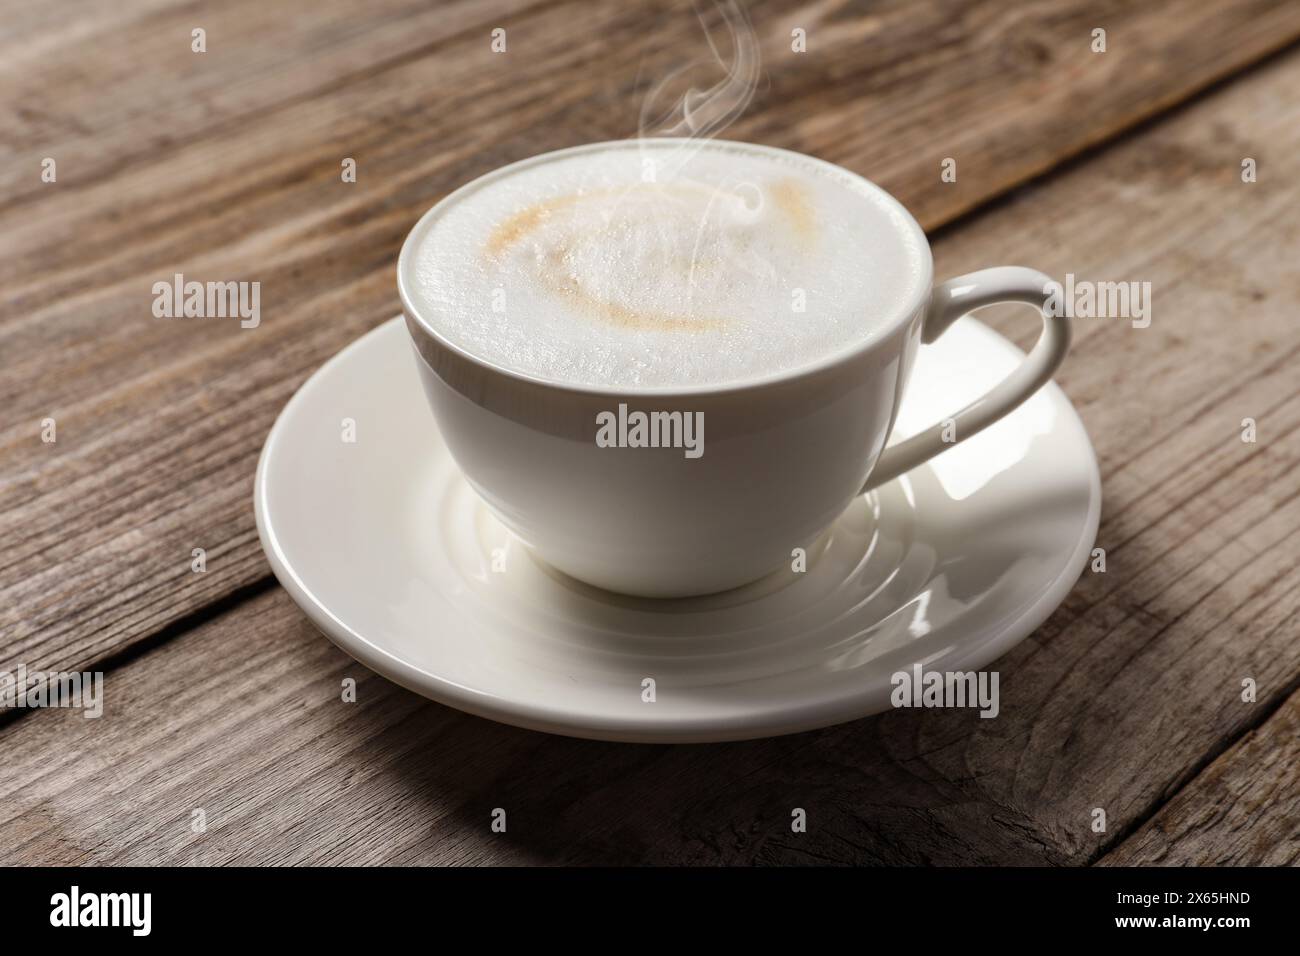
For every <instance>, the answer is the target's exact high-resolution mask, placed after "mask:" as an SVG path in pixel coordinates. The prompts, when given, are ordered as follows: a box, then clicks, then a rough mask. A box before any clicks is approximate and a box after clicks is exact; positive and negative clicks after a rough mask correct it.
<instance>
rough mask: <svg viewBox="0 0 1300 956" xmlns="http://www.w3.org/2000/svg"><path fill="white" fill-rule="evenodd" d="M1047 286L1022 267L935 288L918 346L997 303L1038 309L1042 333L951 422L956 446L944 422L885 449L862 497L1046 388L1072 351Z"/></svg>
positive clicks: (958, 279)
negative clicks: (1030, 348) (1018, 360)
mask: <svg viewBox="0 0 1300 956" xmlns="http://www.w3.org/2000/svg"><path fill="white" fill-rule="evenodd" d="M1051 286H1052V280H1051V279H1050V278H1048V277H1047V276H1045V275H1044V274H1043V273H1041V272H1039V271H1038V270H1036V269H1026V268H1023V267H1022V266H999V267H997V268H994V269H981V270H980V271H978V272H968V273H966V275H962V276H957V277H956V278H955V279H949V280H948V281H947V282H943V283H940V284H939V285H937V286H935V289H934V295H933V296H932V297H931V299H930V306H929V309H928V310H927V311H926V315H925V321H924V323H923V324H922V326H921V341H922V342H923V343H924V344H926V345H929V344H930V343H931V342H933V341H934V340H935V339H937V338H938V337H939V336H940V335H942V334H943V333H944V332H946V331H947V330H948V327H949V326H950V325H952V324H953V322H955V321H956V320H957V319H958V318H959V317H961V316H963V315H965V314H966V313H967V312H972V311H974V310H975V309H982V308H984V306H986V305H994V304H996V303H998V302H1024V303H1026V304H1027V305H1032V306H1035V307H1037V308H1038V309H1039V311H1040V312H1041V314H1042V316H1043V333H1042V335H1040V336H1039V337H1038V342H1037V343H1036V344H1035V345H1034V348H1033V351H1031V352H1030V353H1029V354H1028V355H1027V356H1025V360H1024V361H1023V362H1021V363H1020V365H1018V366H1017V367H1016V369H1015V371H1013V372H1012V373H1011V374H1010V375H1008V376H1007V377H1006V378H1005V379H1003V380H1002V381H1001V382H999V383H998V384H997V385H996V386H995V387H994V388H993V389H992V390H991V391H989V392H988V393H986V394H985V395H983V396H981V397H980V398H978V399H976V400H975V401H973V402H971V403H970V404H969V405H967V406H966V407H965V408H963V409H962V410H961V411H959V412H958V413H957V414H956V415H954V416H953V417H952V419H951V421H952V423H953V424H954V425H955V429H954V431H955V440H954V441H944V440H943V433H944V422H939V423H938V424H936V425H933V426H931V427H930V428H927V429H926V430H925V431H923V432H919V433H917V434H916V435H913V436H912V437H911V438H909V439H907V440H906V441H901V442H899V443H898V444H897V445H893V446H891V447H889V448H886V449H885V450H884V452H883V453H882V454H881V456H880V459H879V461H877V462H876V467H875V468H874V469H872V472H871V475H870V477H869V478H867V483H866V484H865V485H863V486H862V490H863V491H870V490H871V489H872V488H875V487H877V486H879V485H883V484H884V483H885V482H887V481H890V480H892V479H894V478H897V477H898V476H899V475H901V474H902V473H903V472H905V471H910V470H911V469H913V468H915V467H916V466H917V465H919V464H921V463H922V462H925V461H929V460H930V459H931V458H933V457H934V456H935V455H937V454H939V452H941V451H944V450H945V449H948V448H951V447H952V446H953V445H955V444H957V443H958V442H963V441H965V440H966V439H967V438H970V437H971V436H972V435H977V434H979V433H980V432H981V431H983V430H984V429H986V428H988V427H989V426H990V425H992V424H993V423H994V422H995V421H997V420H998V419H999V418H1001V417H1002V416H1003V415H1006V414H1007V413H1008V412H1010V411H1012V410H1013V409H1015V408H1016V407H1017V406H1018V405H1020V403H1021V402H1023V401H1024V400H1025V399H1027V398H1028V397H1029V396H1030V395H1032V394H1034V392H1036V391H1038V390H1039V389H1040V388H1042V387H1043V386H1044V385H1046V384H1047V382H1048V381H1049V380H1050V379H1051V377H1052V373H1053V372H1055V371H1056V369H1057V366H1059V365H1060V364H1061V360H1062V359H1064V358H1065V352H1066V349H1068V348H1069V347H1070V322H1069V319H1067V318H1066V317H1065V316H1063V315H1053V314H1050V312H1049V310H1048V309H1047V299H1048V296H1049V295H1050V293H1051ZM1052 311H1056V310H1052Z"/></svg>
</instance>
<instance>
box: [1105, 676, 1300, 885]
mask: <svg viewBox="0 0 1300 956" xmlns="http://www.w3.org/2000/svg"><path fill="white" fill-rule="evenodd" d="M1100 863H1101V865H1103V866H1156V865H1159V866H1300V694H1292V695H1291V696H1290V697H1289V698H1287V700H1286V702H1285V703H1284V704H1283V705H1282V707H1281V708H1279V710H1278V711H1277V713H1276V714H1275V715H1273V717H1272V718H1271V719H1270V720H1268V721H1267V722H1266V723H1265V724H1264V725H1263V726H1262V727H1260V728H1259V729H1258V730H1255V731H1252V732H1251V733H1250V734H1247V735H1246V736H1245V737H1243V738H1242V739H1241V740H1239V741H1238V742H1237V743H1236V744H1234V745H1233V747H1232V749H1231V750H1229V751H1228V752H1227V753H1225V754H1223V755H1222V756H1221V757H1219V758H1218V759H1217V760H1215V761H1214V762H1213V763H1212V764H1210V765H1209V766H1208V767H1206V768H1205V769H1204V770H1203V771H1201V773H1200V774H1199V775H1198V776H1197V777H1196V778H1195V779H1194V780H1192V781H1191V783H1189V784H1188V785H1187V787H1186V788H1184V789H1183V790H1181V791H1180V792H1179V793H1178V794H1176V795H1175V796H1174V798H1173V799H1172V800H1170V801H1169V802H1168V803H1167V804H1165V805H1164V806H1162V807H1161V808H1160V811H1159V812H1158V813H1157V814H1156V815H1155V816H1154V817H1153V818H1152V819H1151V820H1150V821H1148V822H1147V823H1146V824H1144V825H1143V826H1142V827H1141V829H1139V830H1138V831H1137V832H1136V833H1134V834H1133V835H1132V836H1131V837H1129V839H1127V840H1125V841H1124V842H1123V843H1121V844H1120V845H1119V846H1118V847H1116V849H1115V850H1113V851H1112V852H1110V853H1108V854H1106V856H1105V857H1103V858H1102V860H1101V861H1100Z"/></svg>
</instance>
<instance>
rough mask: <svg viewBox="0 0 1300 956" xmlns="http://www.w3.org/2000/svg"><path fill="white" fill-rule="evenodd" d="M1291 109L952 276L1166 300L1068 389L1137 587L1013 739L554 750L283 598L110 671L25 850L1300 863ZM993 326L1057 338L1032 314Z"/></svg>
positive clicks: (1199, 119)
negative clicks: (434, 693)
mask: <svg viewBox="0 0 1300 956" xmlns="http://www.w3.org/2000/svg"><path fill="white" fill-rule="evenodd" d="M1296 89H1300V55H1291V56H1288V57H1286V58H1282V59H1279V60H1276V61H1274V62H1272V63H1270V64H1268V65H1267V66H1265V67H1262V68H1260V69H1258V70H1255V71H1252V72H1251V73H1250V74H1249V75H1248V76H1245V77H1242V78H1240V79H1239V80H1238V81H1237V82H1235V83H1233V84H1231V85H1228V86H1226V87H1224V88H1222V89H1219V90H1218V91H1216V92H1215V93H1214V94H1213V95H1211V96H1207V97H1205V98H1204V99H1202V100H1200V101H1198V102H1197V103H1195V104H1194V105H1192V106H1189V107H1187V108H1186V109H1183V110H1180V111H1177V113H1176V114H1174V115H1171V116H1170V117H1169V118H1168V119H1167V120H1165V121H1163V122H1160V123H1158V124H1153V125H1151V126H1149V127H1148V128H1146V129H1144V130H1143V131H1142V132H1141V133H1140V134H1139V135H1136V136H1133V137H1131V138H1130V139H1128V140H1127V141H1125V142H1124V143H1122V144H1119V145H1117V146H1115V147H1113V148H1111V149H1108V150H1106V151H1104V152H1102V153H1100V154H1098V155H1095V156H1093V157H1091V158H1090V160H1089V161H1088V162H1086V163H1079V164H1072V165H1071V166H1069V167H1068V168H1067V169H1065V170H1064V171H1062V172H1061V173H1059V174H1057V175H1054V176H1052V177H1049V178H1047V179H1044V180H1042V181H1040V182H1038V183H1036V184H1035V185H1034V186H1033V187H1032V188H1029V189H1024V190H1020V191H1018V192H1016V193H1015V194H1013V195H1011V196H1009V197H1007V198H1006V199H1004V200H1003V201H1001V202H999V203H997V204H996V205H995V206H993V207H992V208H990V209H988V210H987V211H986V212H984V213H981V214H980V215H977V216H971V217H968V218H967V219H965V220H964V221H963V222H962V223H961V224H960V225H959V226H958V227H955V228H952V229H949V230H946V231H945V232H944V233H943V234H942V236H941V237H940V238H939V240H938V241H937V242H936V246H935V253H936V260H937V266H938V270H939V272H940V274H952V273H956V272H960V271H965V270H967V269H970V268H975V267H978V266H984V265H988V264H990V263H991V262H1017V261H1020V262H1026V263H1030V264H1033V265H1036V266H1039V267H1040V268H1043V269H1045V270H1046V271H1049V272H1052V273H1054V274H1061V273H1064V272H1067V271H1070V272H1074V273H1075V274H1076V275H1077V276H1079V277H1080V278H1084V279H1107V280H1135V281H1149V282H1151V283H1152V289H1153V310H1154V312H1153V320H1152V323H1151V325H1150V327H1149V328H1142V329H1138V328H1133V327H1132V325H1131V324H1130V323H1127V322H1124V321H1121V320H1116V319H1097V320H1079V321H1078V322H1077V323H1076V324H1077V337H1076V344H1075V346H1074V349H1073V351H1072V354H1071V356H1070V358H1069V359H1068V360H1067V362H1066V365H1065V366H1064V367H1063V370H1062V373H1061V375H1060V376H1059V380H1060V381H1061V384H1062V385H1063V387H1064V388H1065V390H1066V392H1067V393H1068V394H1069V395H1070V396H1071V398H1072V399H1073V400H1074V401H1075V403H1076V405H1077V406H1078V407H1079V409H1080V412H1081V414H1082V415H1083V417H1084V420H1085V423H1086V425H1087V426H1088V428H1089V431H1090V434H1091V435H1092V437H1093V440H1094V442H1095V444H1096V447H1097V450H1098V454H1099V457H1100V460H1101V462H1102V467H1103V486H1104V489H1105V504H1104V514H1103V523H1102V528H1101V533H1100V539H1099V542H1098V543H1099V545H1101V546H1103V547H1105V549H1106V552H1107V554H1106V557H1107V570H1106V572H1105V573H1104V574H1085V575H1084V577H1083V578H1082V579H1081V580H1080V582H1079V584H1078V586H1077V587H1076V589H1075V591H1074V592H1073V593H1072V595H1071V596H1070V598H1069V599H1067V601H1066V603H1065V604H1064V605H1063V606H1062V608H1061V609H1060V610H1059V611H1058V612H1057V613H1056V614H1055V615H1053V617H1052V618H1051V619H1050V620H1049V621H1048V622H1047V623H1046V624H1045V625H1044V626H1043V627H1042V628H1040V629H1039V630H1038V631H1037V632H1036V633H1035V634H1034V635H1033V636H1032V637H1031V638H1030V639H1028V640H1026V641H1025V642H1024V643H1022V644H1021V645H1019V646H1018V647H1016V648H1015V649H1014V650H1013V651H1012V652H1010V653H1009V654H1008V655H1006V656H1005V657H1004V658H1003V659H1002V660H1000V661H999V662H998V663H997V665H995V666H996V668H997V669H998V670H999V671H1000V672H1001V674H1002V710H1001V715H1000V717H999V718H998V719H997V720H993V721H984V720H980V719H978V718H977V717H975V716H974V715H973V714H966V713H956V712H928V713H917V712H897V713H891V714H887V715H882V716H880V717H877V718H870V719H867V720H864V721H858V722H855V723H853V724H849V725H845V726H842V727H837V728H830V729H828V730H825V731H820V732H816V733H810V734H802V735H797V736H794V737H789V738H779V739H775V740H769V741H759V742H753V743H745V744H732V745H722V746H707V747H629V746H620V745H612V744H598V743H591V742H583V741H573V740H564V739H560V738H554V737H547V736H544V735H539V734H533V733H530V732H526V731H520V730H515V729H512V728H507V727H502V726H498V725H495V724H491V723H489V722H486V721H482V720H478V719H476V718H471V717H468V716H464V715H461V714H458V713H456V712H454V711H451V710H448V709H446V708H443V707H440V706H437V705H433V704H430V703H428V702H425V701H423V700H421V699H419V698H417V697H415V696H414V695H412V694H409V693H408V692H406V691H403V690H401V689H399V688H396V687H394V686H392V685H390V684H388V683H387V682H385V681H383V680H381V679H379V678H377V677H374V676H373V675H370V674H368V673H367V672H366V671H365V670H364V669H362V668H361V667H360V666H359V665H356V664H354V663H352V662H350V661H349V660H347V659H346V658H345V657H343V655H341V654H340V653H339V652H337V651H336V650H334V649H333V648H332V646H331V645H329V644H328V642H326V641H325V640H324V639H323V638H322V637H320V636H319V635H318V634H316V632H315V631H314V629H313V628H312V627H311V625H310V624H309V623H308V622H307V621H306V619H305V618H304V617H303V616H302V615H301V614H300V613H299V612H297V611H296V610H295V609H294V608H293V606H292V604H291V602H290V601H289V600H288V598H287V596H285V595H284V594H283V593H282V592H280V591H278V590H275V591H271V592H268V593H265V594H261V595H258V596H256V597H254V598H253V599H251V600H248V601H246V602H244V603H242V604H240V605H239V606H237V607H235V608H233V609H230V610H229V611H227V612H226V613H224V614H221V615H220V616H218V617H216V618H215V619H214V620H212V621H209V622H207V623H205V624H203V625H202V626H200V627H198V628H196V629H194V630H192V631H189V632H187V633H184V634H181V635H180V636H178V637H176V638H175V639H174V640H172V641H170V642H169V643H168V644H166V645H164V646H162V647H159V648H155V649H153V650H151V651H149V652H147V653H145V654H143V655H142V656H140V657H139V658H138V659H135V660H133V661H130V662H128V663H126V664H124V665H123V666H122V667H120V668H118V669H116V670H114V671H113V672H111V673H110V674H109V678H108V680H109V685H108V690H107V693H108V701H109V704H108V712H107V713H106V715H105V717H104V718H103V719H102V720H101V721H93V720H84V719H82V718H81V717H80V716H79V715H77V714H75V713H67V712H43V713H37V714H31V715H29V716H26V717H24V718H22V719H21V720H16V721H12V722H11V723H10V724H9V725H7V726H5V727H2V728H0V748H3V750H4V752H5V753H6V755H12V757H10V758H7V759H8V764H9V766H11V767H12V772H11V773H10V774H8V775H7V777H6V778H5V779H4V781H3V782H0V840H3V841H5V842H6V843H7V844H8V845H9V846H11V847H14V848H15V849H14V851H13V853H14V859H15V862H18V861H22V862H46V863H58V862H74V861H79V860H81V859H86V858H89V859H91V860H95V861H100V862H120V863H127V862H231V861H237V862H254V861H257V862H275V863H284V862H300V861H308V860H310V861H316V862H331V863H360V862H379V861H385V862H401V863H415V862H440V863H477V862H605V863H626V862H657V863H739V862H764V863H798V862H837V863H839V862H846V863H847V862H853V863H940V864H942V863H977V864H978V863H1020V864H1044V863H1046V864H1064V863H1086V862H1092V861H1095V860H1097V859H1099V858H1103V857H1104V856H1105V854H1107V852H1108V851H1114V855H1113V856H1112V857H1110V858H1107V860H1106V861H1107V862H1114V861H1124V860H1147V861H1152V862H1184V861H1198V862H1206V861H1220V860H1222V861H1227V860H1231V861H1234V862H1243V863H1260V862H1291V861H1293V860H1294V858H1295V855H1294V852H1293V848H1292V847H1291V844H1290V843H1286V842H1285V841H1294V834H1295V830H1294V820H1293V814H1294V797H1293V794H1294V791H1295V788H1296V782H1297V781H1296V775H1297V771H1296V763H1295V761H1294V754H1293V751H1294V744H1293V738H1294V727H1293V724H1294V721H1295V719H1296V718H1295V709H1296V708H1295V696H1296V690H1297V678H1298V676H1300V641H1297V640H1296V637H1297V635H1298V634H1300V534H1298V533H1297V532H1300V439H1298V438H1297V435H1298V434H1300V389H1298V388H1297V384H1296V379H1295V375H1294V372H1293V369H1294V367H1295V358H1296V352H1297V351H1298V350H1300V339H1298V338H1297V333H1296V331H1295V329H1294V324H1293V316H1294V305H1293V304H1294V302H1295V301H1296V297H1297V295H1300V275H1297V273H1296V271H1295V270H1294V267H1293V264H1294V262H1295V261H1296V258H1297V252H1298V251H1300V223H1298V222H1297V221H1296V219H1295V217H1294V215H1293V214H1292V210H1294V209H1295V208H1297V206H1298V204H1300V99H1298V98H1297V97H1296V96H1295V94H1294V91H1295V90H1296ZM1244 156H1251V157H1254V158H1256V159H1257V160H1258V162H1259V168H1260V171H1261V175H1260V180H1259V182H1257V183H1253V184H1247V183H1243V182H1242V180H1241V177H1240V163H1241V159H1242V158H1243V157H1244ZM364 281H365V280H363V284H364ZM381 315H382V313H378V314H376V315H375V316H374V319H375V320H376V321H377V320H378V318H380V316H381ZM989 321H990V322H991V323H992V324H994V325H995V326H996V327H998V328H1000V329H1002V330H1003V331H1005V332H1006V333H1007V334H1009V335H1011V336H1012V337H1014V338H1017V339H1019V340H1020V341H1021V342H1022V343H1024V342H1027V340H1028V339H1030V338H1032V335H1033V325H1034V323H1033V322H1032V321H1030V320H1028V319H1027V316H1026V315H1025V314H1022V313H1021V312H1017V311H1014V310H1011V311H1002V310H990V313H989ZM322 347H323V346H322ZM237 353H238V349H235V350H234V351H232V353H231V354H232V356H234V355H235V354H237ZM289 354H290V355H294V354H299V355H302V358H301V361H302V362H303V363H304V364H305V363H306V362H307V361H308V359H307V356H306V355H305V354H302V353H292V352H291V353H289ZM295 360H297V359H295ZM279 372H280V369H278V368H276V367H275V362H274V361H272V360H271V359H269V358H263V359H261V360H260V361H257V360H255V361H252V362H248V363H246V364H245V367H244V368H242V369H239V370H237V371H236V370H234V369H232V370H231V371H230V373H229V376H230V378H229V381H230V385H229V387H228V391H227V393H226V397H228V398H229V399H230V400H231V401H233V402H235V403H238V395H239V390H240V387H242V386H244V385H245V384H246V383H252V386H253V388H254V391H256V389H257V388H258V387H261V388H265V389H266V391H267V392H268V393H273V392H274V390H275V389H276V388H279V387H280V386H279V385H276V384H275V383H276V382H278V381H279V379H278V378H277V374H278V373H279ZM258 382H264V383H265V384H264V385H261V386H258V385H257V383H258ZM259 400H264V399H259ZM255 407H256V404H255V403H254V404H253V405H249V406H247V408H249V409H250V410H251V409H253V408H255ZM1245 417H1252V418H1255V419H1256V421H1257V423H1258V428H1259V441H1258V442H1257V443H1254V444H1249V443H1245V442H1243V441H1242V440H1241V437H1240V436H1241V421H1242V419H1243V418H1245ZM237 422H238V416H232V421H230V422H229V423H228V424H229V425H230V426H231V427H236V426H237ZM211 440H213V441H215V440H216V438H215V437H214V438H213V439H211ZM241 440H242V438H240V439H236V441H241ZM344 676H352V677H355V678H356V679H357V680H358V682H359V694H360V698H359V701H358V703H357V704H345V703H342V702H341V700H340V695H339V690H340V686H339V685H340V681H341V680H342V678H343V677H344ZM1247 677H1249V678H1252V679H1253V680H1254V681H1255V682H1256V683H1257V685H1258V688H1259V690H1258V701H1257V702H1255V703H1250V704H1247V703H1245V702H1243V701H1242V700H1241V697H1240V691H1241V681H1242V680H1243V679H1244V678H1247ZM1270 715H1271V716H1270ZM1289 741H1290V742H1289ZM1274 768H1276V770H1275V769H1274ZM1287 794H1292V796H1290V797H1288V796H1287ZM1171 796H1173V797H1174V799H1173V800H1172V801H1170V797H1171ZM498 806H499V807H504V808H506V809H507V812H508V815H509V820H510V829H509V831H508V834H507V835H505V836H502V835H494V834H492V833H491V832H490V831H489V828H488V823H489V814H490V813H491V810H492V809H493V808H494V807H498ZM198 807H202V808H204V809H205V811H207V813H208V820H209V828H208V830H207V832H206V833H204V834H195V833H192V832H191V830H190V826H189V821H190V814H191V813H192V811H193V810H194V809H195V808H198ZM793 807H803V808H805V809H806V810H807V811H808V815H809V820H810V829H809V832H808V833H807V834H803V835H798V836H796V835H794V834H792V833H791V832H790V828H789V814H790V810H791V809H792V808H793ZM1098 807H1100V808H1102V809H1104V810H1105V811H1106V817H1107V829H1106V831H1105V832H1104V833H1095V832H1093V830H1092V827H1091V824H1092V821H1093V816H1092V811H1093V810H1094V809H1095V808H1098ZM1170 835H1172V836H1170ZM1274 838H1276V839H1277V840H1279V841H1283V844H1284V845H1282V846H1281V847H1280V848H1279V847H1278V846H1277V845H1274V844H1273V843H1271V841H1272V840H1273V839H1274ZM1175 839H1176V841H1177V842H1176V843H1174V840H1175Z"/></svg>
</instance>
